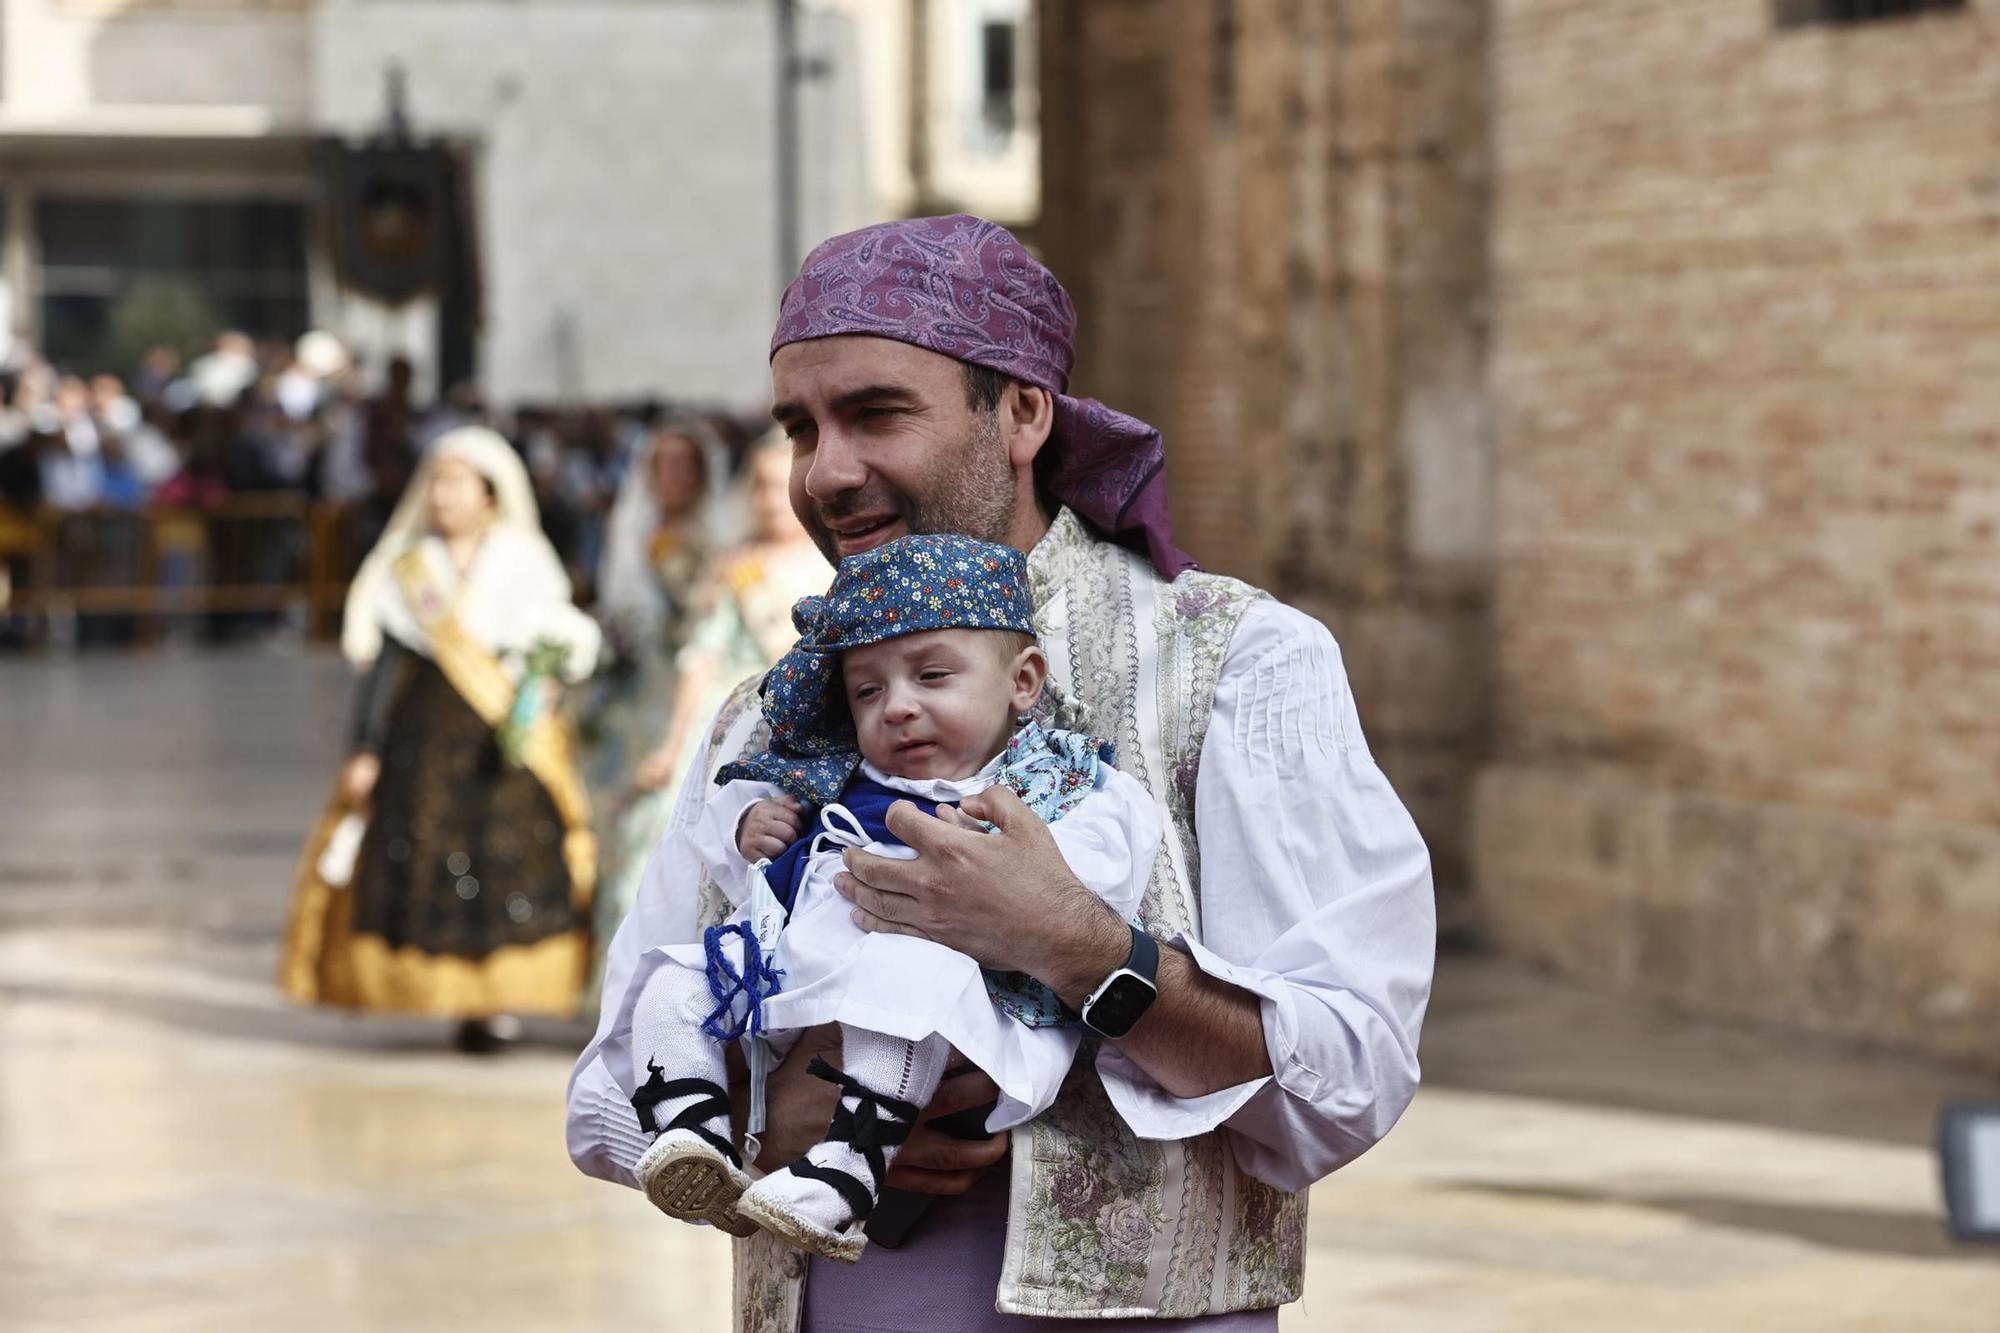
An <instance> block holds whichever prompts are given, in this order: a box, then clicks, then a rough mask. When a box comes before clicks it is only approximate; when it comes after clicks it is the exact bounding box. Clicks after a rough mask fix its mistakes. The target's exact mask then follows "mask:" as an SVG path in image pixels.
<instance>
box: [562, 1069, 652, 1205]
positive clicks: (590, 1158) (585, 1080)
mask: <svg viewBox="0 0 2000 1333" xmlns="http://www.w3.org/2000/svg"><path fill="white" fill-rule="evenodd" d="M652 1142H653V1140H652V1136H651V1135H649V1134H647V1133H646V1131H645V1130H643V1129H641V1128H639V1114H638V1112H636V1111H634V1110H633V1109H632V1099H631V1098H629V1097H627V1096H626V1095H625V1093H624V1091H623V1090H622V1089H621V1088H619V1086H618V1085H617V1083H616V1082H614V1081H613V1080H612V1079H611V1077H610V1076H609V1075H608V1074H607V1073H606V1072H605V1069H604V1066H603V1064H602V1063H599V1064H598V1065H596V1066H595V1067H594V1068H592V1069H590V1070H589V1071H588V1072H587V1073H585V1074H584V1075H582V1076H581V1077H579V1078H578V1079H577V1081H576V1086H575V1087H574V1088H573V1089H572V1090H571V1092H570V1099H569V1155H570V1159H571V1160H572V1161H574V1162H575V1163H576V1164H577V1167H578V1168H579V1169H580V1170H582V1171H583V1172H584V1173H585V1174H586V1175H592V1176H596V1177H598V1178H599V1179H600V1180H608V1181H610V1182H612V1183H613V1184H615V1185H626V1186H629V1187H631V1188H632V1189H637V1188H639V1175H638V1167H639V1159H640V1157H642V1156H644V1155H645V1152H646V1149H647V1148H649V1147H651V1146H652Z"/></svg>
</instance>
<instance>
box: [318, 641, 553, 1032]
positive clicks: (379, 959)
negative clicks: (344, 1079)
mask: <svg viewBox="0 0 2000 1333" xmlns="http://www.w3.org/2000/svg"><path fill="white" fill-rule="evenodd" d="M381 760H382V773H381V777H380V778H379V779H378V780H377V782H376V786H375V792H374V801H373V810H372V812H371V813H370V815H369V818H368V827H367V832H366V834H365V835H364V837H363V838H362V842H361V849H360V852H359V854H358V855H357V857H356V860H355V866H354V873H353V877H352V880H351V881H350V883H349V884H348V885H347V887H345V888H341V889H334V888H329V887H328V886H326V885H324V884H322V883H320V881H319V879H318V875H317V870H316V866H317V862H318V857H319V849H320V848H322V847H323V846H324V844H325V839H326V835H327V834H328V833H329V832H330V831H331V827H332V823H333V822H334V821H335V820H337V818H338V815H339V811H338V810H329V812H328V815H327V817H326V818H325V819H323V820H322V821H321V828H320V829H319V830H318V831H317V832H316V834H315V836H314V838H313V839H312V840H311V842H310V843H309V845H308V846H307V849H306V860H305V863H304V865H303V866H302V868H301V872H300V880H301V882H300V898H299V904H298V909H297V910H296V911H295V914H294V920H293V930H292V940H291V944H290V946H289V947H288V948H287V951H286V953H287V957H286V961H285V966H284V969H283V978H284V982H285V988H286V990H287V991H288V992H289V993H291V994H292V995H294V996H295V997H296V998H298V999H302V1000H306V1001H308V1002H313V1003H322V1004H334V1005H341V1006H345V1007H351V1008H361V1009H372V1010H386V1011H398V1012H408V1013H429V1014H446V1015H454V1016H458V1017H478V1016H483V1015H488V1014H499V1013H517V1014H518V1013H556V1014H567V1013H569V1012H571V1011H572V1010H573V1009H574V1007H575V1004H576V998H577V994H578V991H579V988H580V985H581V982H582V980H583V973H584V969H585V968H586V966H587V959H588V935H589V915H590V914H589V904H588V902H587V901H582V902H580V901H579V898H580V897H583V896H584V895H580V894H578V893H577V892H576V886H577V884H578V881H579V878H580V876H579V875H578V874H576V873H574V869H575V867H574V855H575V852H576V845H575V837H574V835H576V834H577V833H578V830H576V829H573V828H572V827H570V824H569V823H566V822H565V820H564V818H563V815H562V812H561V811H560V810H559V809H558V807H557V804H556V802H555V800H554V799H553V798H552V797H551V796H550V794H549V791H548V789H547V788H546V787H544V786H543V784H542V782H541V781H540V779H538V778H537V777H536V776H535V775H534V774H533V773H532V772H530V771H529V770H528V769H526V768H520V767H516V766H514V765H513V764H511V763H509V762H508V761H507V760H506V759H505V758H504V757H503V756H502V755H501V752H500V746H499V742H498V740H497V738H496V735H495V733H494V730H493V728H491V727H489V726H488V725H487V724H486V722H485V721H484V720H483V719H482V718H481V717H480V716H479V715H478V714H477V713H476V712H474V711H473V709H472V707H471V705H469V704H468V703H466V701H465V700H464V698H462V697H461V696H460V695H459V693H458V691H457V690H455V689H453V688H452V686H451V684H450V682H449V681H447V680H446V678H445V676H444V673H443V672H442V671H440V670H439V669H438V667H437V665H436V664H435V663H433V662H431V661H430V660H429V659H427V658H416V659H415V663H414V667H413V669H412V670H411V671H409V672H408V673H407V674H406V676H405V677H404V679H403V681H402V682H401V686H400V689H399V693H398V697H397V698H396V700H395V701H394V703H393V704H392V706H391V711H390V715H389V726H388V729H387V735H386V740H385V743H384V744H383V747H382V755H381ZM581 832H582V837H583V839H584V840H585V842H586V844H587V842H588V838H589V833H588V830H587V828H586V829H584V830H582V831H581ZM587 877H588V872H587V871H586V872H585V873H584V875H583V876H581V878H583V879H584V880H585V882H586V883H587Z"/></svg>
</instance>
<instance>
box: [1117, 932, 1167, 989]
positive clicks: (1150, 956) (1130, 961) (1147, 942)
mask: <svg viewBox="0 0 2000 1333" xmlns="http://www.w3.org/2000/svg"><path fill="white" fill-rule="evenodd" d="M1125 967H1126V970H1127V971H1131V972H1137V973H1138V974H1139V975H1140V976H1142V977H1144V978H1145V979H1146V980H1147V981H1148V982H1149V983H1151V984H1152V986H1153V987H1154V989H1156V990H1157V989H1158V988H1159V985H1160V945H1159V941H1157V940H1155V939H1154V938H1153V937H1152V936H1151V935H1148V934H1147V933H1146V932H1145V931H1143V930H1141V929H1139V928H1138V927H1137V926H1133V927H1132V956H1131V957H1130V958H1127V959H1126V960H1125Z"/></svg>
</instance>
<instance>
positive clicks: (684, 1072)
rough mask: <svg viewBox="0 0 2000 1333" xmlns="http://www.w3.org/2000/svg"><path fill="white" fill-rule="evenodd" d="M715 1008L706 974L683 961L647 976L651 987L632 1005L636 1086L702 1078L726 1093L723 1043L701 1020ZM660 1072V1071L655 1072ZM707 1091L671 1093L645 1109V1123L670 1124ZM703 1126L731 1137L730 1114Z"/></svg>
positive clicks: (642, 1114) (725, 1139)
mask: <svg viewBox="0 0 2000 1333" xmlns="http://www.w3.org/2000/svg"><path fill="white" fill-rule="evenodd" d="M714 1007H715V999H714V997H713V996H712V995H711V994H710V993H709V989H708V976H707V974H706V973H704V972H701V971H698V970H696V969H695V968H691V967H683V966H681V965H680V964H678V963H669V964H667V965H666V966H664V967H661V968H660V969H659V970H658V971H656V972H654V973H653V975H652V976H650V977H648V978H646V986H645V989H644V990H642V991H640V992H639V999H638V1002H637V1003H636V1004H634V1006H633V1008H632V1076H633V1086H634V1087H639V1088H643V1087H644V1086H645V1085H646V1084H648V1083H650V1082H652V1081H654V1080H655V1078H656V1077H657V1078H658V1079H661V1080H664V1081H665V1082H668V1083H671V1082H673V1081H674V1080H675V1079H682V1078H698V1079H705V1080H707V1081H708V1082H710V1083H713V1084H715V1085H716V1086H717V1087H718V1088H720V1089H721V1090H722V1091H723V1092H724V1094H725V1095H726V1094H727V1092H728V1088H729V1073H728V1066H727V1065H726V1064H725V1063H724V1061H723V1051H722V1043H721V1042H718V1041H716V1040H715V1038H713V1037H711V1036H709V1035H708V1034H707V1033H706V1032H703V1031H702V1030H701V1023H702V1020H703V1019H704V1018H707V1017H708V1015H709V1012H710V1011H711V1010H712V1009H714ZM655 1070H657V1071H658V1074H657V1075H655V1073H654V1071H655ZM701 1095H702V1094H699V1093H685V1094H681V1095H678V1096H674V1097H669V1098H666V1099H665V1100H662V1101H660V1102H658V1103H657V1104H655V1105H653V1106H652V1108H651V1109H650V1111H647V1110H643V1109H642V1110H641V1111H640V1118H641V1123H642V1124H646V1123H647V1120H646V1117H647V1116H649V1115H650V1117H651V1121H650V1124H651V1125H654V1126H665V1125H667V1124H669V1123H670V1122H671V1121H672V1120H673V1119H674V1117H675V1116H677V1115H679V1114H680V1113H681V1112H682V1111H683V1110H685V1109H686V1108H687V1107H688V1106H689V1105H691V1104H692V1103H694V1102H695V1101H697V1100H699V1099H700V1097H701ZM702 1127H703V1128H704V1129H706V1130H708V1131H709V1132H710V1133H713V1134H716V1135H719V1136H720V1137H721V1138H722V1139H723V1140H724V1141H725V1142H727V1141H728V1139H729V1116H728V1114H727V1113H726V1112H725V1113H724V1114H721V1115H716V1116H711V1117H709V1118H708V1119H706V1120H704V1121H703V1122H702Z"/></svg>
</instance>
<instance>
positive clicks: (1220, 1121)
mask: <svg viewBox="0 0 2000 1333" xmlns="http://www.w3.org/2000/svg"><path fill="white" fill-rule="evenodd" d="M1097 1076H1098V1077H1099V1078H1100V1079H1102V1080H1103V1081H1104V1091H1105V1093H1106V1094H1107V1095H1108V1096H1109V1097H1110V1098H1111V1105H1112V1106H1113V1108H1115V1109H1116V1110H1117V1112H1118V1114H1119V1116H1120V1118H1122V1119H1123V1120H1124V1121H1125V1125H1126V1127H1127V1128H1128V1129H1130V1130H1131V1131H1132V1132H1133V1134H1135V1135H1137V1136H1138V1137H1139V1138H1142V1139H1159V1140H1166V1141H1172V1140H1177V1139H1192V1138H1196V1137H1199V1136H1200V1135H1203V1134H1207V1133H1209V1132H1210V1131H1211V1130H1216V1129H1220V1128H1221V1127H1222V1126H1223V1125H1224V1124H1225V1123H1227V1121H1228V1120H1229V1117H1231V1116H1233V1115H1235V1114H1236V1113H1237V1112H1238V1111H1240V1110H1242V1109H1243V1107H1244V1105H1245V1104H1246V1103H1248V1102H1249V1100H1250V1099H1251V1098H1252V1097H1255V1096H1256V1095H1257V1094H1258V1093H1259V1092H1261V1091H1263V1089H1264V1086H1265V1085H1266V1084H1268V1083H1269V1082H1270V1081H1271V1076H1270V1075H1269V1074H1266V1075H1265V1076H1264V1077H1262V1078H1254V1079H1251V1080H1250V1081H1249V1082H1248V1083H1238V1084H1237V1085H1236V1086H1235V1087H1233V1088H1222V1089H1220V1090H1218V1091H1215V1092H1208V1093H1203V1094H1202V1095H1201V1096H1199V1097H1175V1096H1173V1095H1171V1094H1169V1093H1168V1092H1167V1091H1165V1090H1164V1089H1163V1088H1161V1087H1160V1085H1159V1084H1157V1083H1155V1082H1154V1081H1153V1079H1152V1076H1151V1075H1150V1074H1148V1073H1146V1071H1145V1070H1143V1069H1141V1068H1139V1066H1137V1065H1135V1064H1133V1063H1132V1061H1131V1059H1130V1057H1128V1056H1127V1055H1126V1054H1125V1052H1123V1051H1121V1050H1119V1049H1118V1048H1117V1047H1116V1046H1113V1045H1112V1044H1111V1043H1109V1042H1106V1043H1105V1044H1104V1045H1102V1046H1100V1047H1098V1048H1097Z"/></svg>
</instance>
